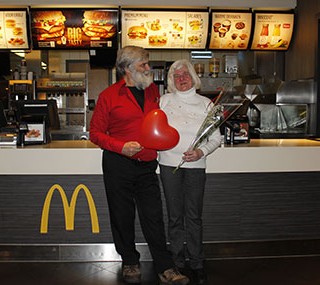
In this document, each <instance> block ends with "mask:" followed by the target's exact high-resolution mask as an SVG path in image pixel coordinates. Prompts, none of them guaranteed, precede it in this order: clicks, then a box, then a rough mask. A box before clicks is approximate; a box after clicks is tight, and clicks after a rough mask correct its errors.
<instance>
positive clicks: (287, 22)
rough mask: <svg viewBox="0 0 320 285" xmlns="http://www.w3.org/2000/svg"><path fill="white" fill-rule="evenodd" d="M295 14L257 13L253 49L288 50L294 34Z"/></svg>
mask: <svg viewBox="0 0 320 285" xmlns="http://www.w3.org/2000/svg"><path fill="white" fill-rule="evenodd" d="M293 24H294V14H293V13H289V14H288V13H262V12H261V13H260V12H259V13H255V29H254V33H253V40H252V44H251V49H253V50H287V49H288V48H289V45H290V41H291V38H292V33H293Z"/></svg>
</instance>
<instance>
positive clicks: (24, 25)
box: [0, 7, 31, 51]
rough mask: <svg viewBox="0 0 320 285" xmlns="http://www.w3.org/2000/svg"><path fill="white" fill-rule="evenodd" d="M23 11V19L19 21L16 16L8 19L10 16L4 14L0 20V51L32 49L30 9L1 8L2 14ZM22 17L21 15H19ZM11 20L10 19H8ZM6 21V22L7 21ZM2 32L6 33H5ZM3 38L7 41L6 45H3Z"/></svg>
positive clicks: (0, 12)
mask: <svg viewBox="0 0 320 285" xmlns="http://www.w3.org/2000/svg"><path fill="white" fill-rule="evenodd" d="M11 12H12V13H17V12H23V13H24V15H23V16H22V17H23V19H20V21H18V22H17V19H15V16H14V15H13V16H12V17H10V18H13V19H6V20H5V18H7V17H8V16H7V15H3V17H2V18H1V20H0V26H2V27H1V30H0V32H1V33H0V51H10V50H30V48H31V35H30V28H29V27H30V26H29V25H30V22H29V9H28V8H27V7H26V8H1V9H0V15H1V14H2V13H3V14H7V13H11ZM19 17H20V16H19ZM8 20H9V21H8ZM7 21H8V22H7ZM5 22H6V23H5ZM2 33H5V35H3V34H2ZM1 39H3V40H5V41H6V46H4V45H3V46H1Z"/></svg>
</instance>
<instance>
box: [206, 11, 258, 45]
mask: <svg viewBox="0 0 320 285" xmlns="http://www.w3.org/2000/svg"><path fill="white" fill-rule="evenodd" d="M211 17H212V26H211V37H210V43H209V49H218V50H220V49H222V50H244V49H247V48H248V44H249V39H250V35H251V27H252V13H251V12H231V11H228V12H226V11H223V12H216V11H215V12H212V14H211Z"/></svg>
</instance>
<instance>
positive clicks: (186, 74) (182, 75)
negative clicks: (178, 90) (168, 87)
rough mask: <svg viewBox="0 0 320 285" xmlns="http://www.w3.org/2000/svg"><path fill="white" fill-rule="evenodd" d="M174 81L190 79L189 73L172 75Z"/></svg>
mask: <svg viewBox="0 0 320 285" xmlns="http://www.w3.org/2000/svg"><path fill="white" fill-rule="evenodd" d="M173 78H174V79H181V78H190V73H189V72H184V73H181V74H173Z"/></svg>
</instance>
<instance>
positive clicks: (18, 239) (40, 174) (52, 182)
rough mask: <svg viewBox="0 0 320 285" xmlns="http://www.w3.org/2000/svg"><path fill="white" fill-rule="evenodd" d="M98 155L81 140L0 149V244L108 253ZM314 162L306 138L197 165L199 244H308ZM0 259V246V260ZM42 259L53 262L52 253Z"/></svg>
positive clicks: (314, 149) (317, 197)
mask: <svg viewBox="0 0 320 285" xmlns="http://www.w3.org/2000/svg"><path fill="white" fill-rule="evenodd" d="M101 155H102V151H101V149H100V148H98V147H96V146H95V145H94V144H92V143H91V142H90V141H53V142H51V143H50V144H47V145H32V146H25V147H18V148H8V147H2V148H0V159H1V163H0V180H1V184H0V195H1V199H0V219H1V222H0V230H1V235H0V245H2V246H5V245H7V246H9V245H12V244H15V245H37V246H38V250H39V245H42V246H46V245H59V248H60V246H61V245H84V244H91V245H101V244H103V245H106V244H109V245H110V244H112V242H113V241H112V235H111V230H110V222H109V214H108V210H107V200H106V196H105V191H104V184H103V176H102V169H101ZM319 157H320V142H317V141H313V140H307V139H262V140H260V139H258V140H255V139H252V140H251V142H250V143H247V144H236V145H223V146H221V147H220V148H219V149H217V150H216V151H215V152H214V153H213V154H211V155H210V156H209V157H208V159H207V173H208V174H207V183H206V189H205V197H204V209H203V228H204V232H203V240H204V242H205V243H206V244H217V243H221V242H228V243H232V242H236V243H239V242H240V243H243V242H246V241H253V242H258V241H260V242H261V241H283V240H285V241H288V240H290V241H294V240H304V241H305V240H314V239H318V238H319V236H320V188H319V186H320V159H319ZM163 207H164V212H166V209H165V203H163ZM166 219H167V217H166V214H165V222H166ZM136 227H137V229H136V241H137V242H138V243H140V244H144V243H145V240H144V238H143V235H142V232H141V228H140V225H139V222H138V221H137V222H136ZM295 248H296V249H297V248H301V247H295ZM319 250H320V249H319ZM58 251H59V250H58ZM3 252H8V248H6V249H5V250H4V251H3ZM3 252H2V251H1V247H0V260H1V259H2V257H3V256H2V253H3ZM19 252H20V253H21V248H20V251H19ZM50 252H51V253H52V254H55V255H56V258H57V259H61V258H63V257H61V256H62V255H63V254H62V253H61V251H59V252H58V253H57V252H53V251H50ZM110 252H114V250H113V251H112V250H111V251H110ZM108 253H109V251H108V250H107V251H106V250H105V249H103V250H102V252H101V247H99V249H97V251H96V252H95V253H93V252H92V251H91V252H90V251H86V252H85V253H84V255H85V257H83V258H82V257H79V256H77V258H80V259H86V258H88V255H90V254H91V255H90V256H93V259H94V258H95V259H97V260H102V259H105V258H106V256H107V255H108ZM3 254H4V253H3ZM213 254H214V255H216V254H217V253H216V252H215V253H213ZM67 255H68V254H67ZM209 255H210V254H209ZM33 256H35V257H34V258H36V256H37V255H33ZM39 256H40V258H41V256H43V255H41V254H39ZM72 256H73V255H72V254H71V253H70V254H69V257H70V259H72V258H76V257H74V256H73V257H72ZM3 258H7V257H3ZM51 259H54V258H51Z"/></svg>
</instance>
